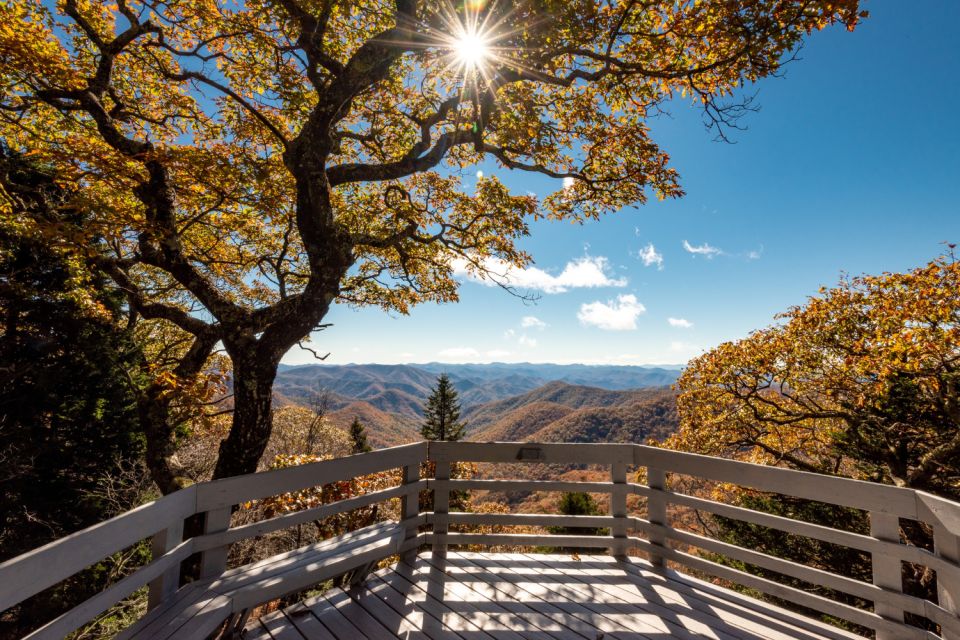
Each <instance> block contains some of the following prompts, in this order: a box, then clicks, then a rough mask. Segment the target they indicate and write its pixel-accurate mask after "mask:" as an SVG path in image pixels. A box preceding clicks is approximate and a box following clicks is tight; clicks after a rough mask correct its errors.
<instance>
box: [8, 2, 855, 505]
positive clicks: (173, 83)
mask: <svg viewBox="0 0 960 640" xmlns="http://www.w3.org/2000/svg"><path fill="white" fill-rule="evenodd" d="M861 15H862V14H861V12H860V11H859V7H858V2H857V0H816V1H810V0H752V1H750V2H672V1H671V2H646V3H636V2H630V1H625V0H606V1H603V2H596V1H595V0H572V1H571V0H564V1H556V0H525V1H522V2H510V3H507V2H495V1H492V2H475V3H467V4H466V5H456V6H455V5H453V4H451V3H448V2H447V1H445V0H396V1H395V2H381V1H380V0H350V1H349V2H348V1H343V0H249V1H245V2H223V1H217V0H172V1H169V2H155V1H154V0H118V2H116V3H102V2H96V1H92V0H61V1H60V2H56V3H51V2H41V1H40V0H24V1H21V2H12V3H11V2H6V3H2V4H0V77H2V82H3V87H4V90H3V94H2V97H0V138H3V139H4V140H6V142H7V143H8V144H9V145H10V146H11V147H12V148H14V149H15V150H16V151H18V152H23V153H26V154H28V155H29V156H30V157H32V158H34V159H35V160H36V161H37V162H40V163H42V164H43V165H45V166H49V167H51V169H52V170H53V171H54V173H55V174H56V175H57V176H58V179H59V180H61V181H63V182H64V183H69V184H71V185H73V186H76V187H77V189H76V190H75V191H73V193H75V198H76V202H75V203H74V204H75V205H76V206H80V207H82V208H83V209H84V210H88V211H91V212H95V215H96V218H95V219H94V220H92V221H91V222H90V224H87V225H84V226H83V227H82V228H79V229H76V230H75V231H76V232H77V233H72V234H70V235H59V234H51V235H52V236H53V237H55V238H56V241H57V242H64V243H73V244H75V245H77V246H78V247H79V249H81V250H84V249H87V248H89V246H90V245H91V238H92V237H94V236H95V237H97V238H102V240H103V243H104V245H105V246H106V247H107V248H108V249H109V251H107V252H101V251H97V252H90V251H86V252H85V255H86V259H87V260H88V261H89V262H90V263H91V264H92V265H95V266H96V268H98V269H101V270H103V271H104V272H106V273H107V274H109V276H110V277H111V278H112V279H113V280H114V282H115V283H116V285H117V286H118V287H119V288H120V289H122V290H123V292H124V294H125V296H126V297H127V300H128V304H129V306H130V308H131V309H132V310H133V311H134V312H135V313H136V314H138V315H139V316H142V317H143V318H146V319H148V320H149V321H152V322H156V323H160V324H163V325H166V326H168V327H172V329H168V330H172V331H174V333H175V334H176V336H177V337H176V339H177V340H179V341H181V342H184V344H185V347H186V348H184V349H183V350H182V351H181V356H182V358H181V362H180V363H178V364H177V365H176V366H173V367H167V368H165V369H163V370H162V371H158V372H157V375H158V376H160V375H162V376H165V377H166V378H168V380H166V382H165V381H163V380H161V381H160V384H161V387H160V388H159V390H157V392H156V393H155V394H154V396H153V398H152V399H151V402H152V405H150V406H145V407H144V409H143V410H142V411H141V413H142V414H143V417H144V421H145V425H144V428H145V431H146V433H147V435H148V440H149V442H148V462H149V463H150V467H151V470H152V471H153V473H154V475H155V477H156V478H157V480H158V482H159V483H160V484H161V487H162V488H163V489H164V490H165V491H169V490H172V489H175V488H177V487H178V486H181V484H182V480H181V478H180V474H179V470H178V469H177V468H176V467H177V464H176V460H175V458H174V457H173V456H172V451H173V447H172V446H171V445H170V441H171V440H172V438H173V436H174V434H175V432H176V425H175V424H170V422H171V418H170V411H169V407H167V406H165V405H164V403H163V401H162V398H161V397H160V396H159V393H160V392H161V391H162V385H163V384H167V383H171V384H172V383H174V382H175V383H176V385H177V386H181V387H182V386H189V385H190V384H192V383H191V379H192V378H194V377H196V376H198V375H200V374H201V373H202V372H203V371H204V365H205V360H206V358H207V357H208V356H209V355H210V354H211V353H212V352H213V349H214V348H215V346H216V345H217V344H222V345H223V346H224V348H225V350H226V352H227V354H228V355H229V357H230V361H231V366H232V380H233V383H234V385H233V387H234V397H233V403H234V414H233V427H232V429H231V431H230V433H229V435H228V437H227V438H226V440H225V441H224V443H223V446H222V447H221V450H220V457H219V460H218V463H217V466H216V469H215V475H216V476H217V477H222V476H226V475H232V474H236V473H244V472H250V471H253V470H254V469H256V466H257V463H258V460H259V458H260V456H261V455H262V453H263V451H264V448H265V446H266V443H267V441H268V439H269V435H270V415H271V397H272V393H271V392H272V385H273V380H274V377H275V375H276V368H277V364H278V363H279V361H280V359H281V358H282V357H283V355H284V354H285V353H287V351H288V350H289V349H290V348H291V347H293V346H294V345H296V344H297V343H298V342H300V341H302V340H303V339H305V338H306V337H307V336H308V335H309V334H310V333H311V332H313V331H315V330H317V329H319V328H321V326H322V321H323V319H324V318H325V316H326V315H327V313H328V311H329V309H330V307H331V305H332V304H334V303H335V302H343V303H350V304H358V305H377V306H380V307H383V308H385V309H392V310H396V311H399V312H401V313H406V312H407V311H408V310H409V309H410V307H411V306H412V305H414V304H417V303H421V302H425V301H435V302H447V301H452V300H456V297H457V281H456V279H455V277H454V275H455V267H458V266H459V267H460V268H463V269H466V270H471V271H474V272H478V273H480V274H483V275H486V276H489V277H493V278H496V277H497V276H498V274H499V275H502V272H503V270H504V269H505V268H506V267H507V266H508V265H515V266H522V265H525V264H528V263H529V262H530V256H529V255H527V254H526V253H524V252H523V251H522V250H521V249H520V248H519V247H518V246H517V240H518V239H519V238H521V237H523V236H524V235H525V234H526V233H527V232H528V227H527V224H528V222H529V221H530V220H531V219H536V218H539V217H550V218H554V219H566V220H572V221H582V220H584V219H587V218H594V217H597V216H599V215H601V214H603V213H606V212H612V211H615V210H617V209H619V208H621V207H624V206H628V205H636V204H639V203H642V202H644V201H645V200H646V199H647V197H648V195H651V194H652V195H655V196H657V197H660V198H666V197H676V196H679V195H681V194H682V190H681V187H680V184H679V178H678V175H677V172H676V171H675V170H674V169H673V168H672V167H671V166H670V163H669V156H668V154H667V153H666V152H665V151H664V150H662V149H661V148H660V146H659V145H658V144H657V143H656V142H655V141H654V140H653V139H652V137H651V134H650V128H649V124H648V118H649V117H651V116H652V115H655V114H657V113H659V112H660V108H661V106H662V105H663V104H664V103H665V102H666V101H669V100H673V99H678V98H679V99H689V100H691V101H692V102H693V104H694V105H695V106H696V107H697V108H699V109H702V111H703V114H704V117H705V120H706V122H707V124H708V125H709V126H711V127H713V128H714V129H715V131H716V132H717V133H719V134H720V135H721V136H722V135H723V134H724V132H725V131H726V130H727V129H728V128H729V127H730V126H733V125H735V123H736V119H737V117H738V116H739V115H742V113H743V112H744V107H745V106H746V105H744V103H743V102H742V101H740V100H737V99H736V96H735V95H734V94H735V92H736V91H737V90H738V89H739V88H740V87H742V86H743V85H744V84H745V83H749V82H753V81H756V80H758V79H760V78H762V77H764V76H768V75H770V74H772V73H775V72H777V71H778V70H779V69H780V68H781V65H782V64H783V62H784V60H785V58H789V57H790V54H791V52H792V51H794V50H795V48H796V47H797V45H798V44H799V43H800V42H801V40H802V39H803V38H804V37H805V36H807V35H808V34H810V33H811V32H813V31H816V30H819V29H822V28H824V27H827V26H828V25H831V24H835V23H840V24H843V25H845V26H846V27H848V28H853V26H854V25H855V24H856V22H857V20H858V19H859V18H860V17H861ZM476 25H481V27H477V26H476ZM478 28H479V29H482V33H479V37H482V38H483V39H484V40H486V41H487V43H488V44H487V46H488V55H487V56H486V57H485V59H484V61H483V63H482V64H479V65H477V66H471V65H466V64H462V63H461V62H460V61H458V59H457V55H456V41H457V38H458V37H462V36H463V34H464V33H466V34H468V35H469V34H470V33H471V32H474V33H473V35H474V36H477V35H478V33H476V30H477V29H478ZM485 158H489V159H493V160H494V161H496V162H497V163H499V165H501V166H502V167H506V168H510V169H515V170H520V171H530V172H535V173H539V174H542V175H546V176H549V177H552V178H556V179H557V185H558V187H559V186H560V180H561V179H565V180H567V181H569V184H568V185H567V186H566V187H565V188H558V189H557V190H556V191H554V192H553V193H550V194H546V195H544V196H542V197H536V196H531V195H529V194H527V193H522V194H513V193H511V192H510V191H509V190H508V189H507V188H506V187H505V186H504V185H503V184H502V183H501V182H500V181H499V180H498V179H497V178H496V177H485V178H483V179H481V180H479V181H478V182H477V184H476V186H475V189H471V190H470V191H468V190H467V189H466V188H465V185H464V184H463V183H462V181H461V174H462V173H463V172H464V171H465V170H466V169H467V168H468V167H470V166H471V165H474V164H475V163H477V162H479V161H481V160H483V159H485ZM172 378H175V379H176V380H172ZM148 404H149V403H148Z"/></svg>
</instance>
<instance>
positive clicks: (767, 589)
mask: <svg viewBox="0 0 960 640" xmlns="http://www.w3.org/2000/svg"><path fill="white" fill-rule="evenodd" d="M659 553H662V554H663V556H664V557H665V558H666V559H667V560H671V561H673V562H676V563H677V564H679V565H681V566H684V567H687V568H690V569H693V570H695V571H701V572H703V573H706V574H708V575H712V576H716V577H718V578H721V579H724V580H729V581H730V582H733V583H734V584H739V585H743V586H745V587H748V588H750V589H755V590H757V591H759V592H761V593H765V594H767V595H770V596H774V597H775V598H779V599H781V600H785V601H787V602H791V603H793V604H796V605H800V606H801V607H807V608H808V609H813V610H814V611H819V612H821V613H825V614H827V615H830V616H835V617H837V618H840V619H842V620H848V621H850V622H853V623H855V624H859V625H861V626H864V627H867V628H869V629H875V630H883V631H887V632H889V633H892V634H896V635H895V637H897V638H901V639H902V640H940V638H939V636H937V635H935V634H933V633H931V632H929V631H924V630H922V629H918V628H917V627H909V626H905V625H903V624H898V623H896V622H892V621H890V620H887V619H885V618H882V617H881V616H878V615H877V614H875V613H873V612H872V611H864V610H863V609H858V608H856V607H852V606H850V605H847V604H843V603H841V602H837V601H835V600H830V599H829V598H825V597H823V596H820V595H817V594H815V593H810V592H809V591H803V590H801V589H797V588H794V587H791V586H789V585H785V584H781V583H779V582H774V581H773V580H768V579H766V578H761V577H760V576H756V575H753V574H751V573H746V572H744V571H740V570H739V569H734V568H733V567H728V566H726V565H722V564H719V563H717V562H712V561H710V560H706V559H704V558H701V557H699V556H694V555H691V554H689V553H684V552H682V551H678V550H676V549H671V548H664V549H662V550H660V551H659Z"/></svg>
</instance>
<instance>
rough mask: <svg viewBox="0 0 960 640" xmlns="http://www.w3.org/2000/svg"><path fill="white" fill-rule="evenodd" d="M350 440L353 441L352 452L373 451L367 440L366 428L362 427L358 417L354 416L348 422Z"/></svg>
mask: <svg viewBox="0 0 960 640" xmlns="http://www.w3.org/2000/svg"><path fill="white" fill-rule="evenodd" d="M350 440H352V441H353V452H354V453H367V452H369V451H373V447H371V446H370V443H369V442H367V430H366V429H365V428H364V426H363V423H362V422H360V418H357V417H354V418H353V422H352V423H350Z"/></svg>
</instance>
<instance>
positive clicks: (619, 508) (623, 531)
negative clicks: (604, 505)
mask: <svg viewBox="0 0 960 640" xmlns="http://www.w3.org/2000/svg"><path fill="white" fill-rule="evenodd" d="M610 482H612V483H613V487H612V488H611V489H610V515H611V516H613V517H614V518H616V520H615V521H614V523H613V527H611V530H610V533H611V534H612V535H613V537H614V538H617V540H615V541H614V543H613V546H612V547H610V555H612V556H614V557H615V558H626V556H627V465H626V463H625V462H614V463H613V464H611V465H610Z"/></svg>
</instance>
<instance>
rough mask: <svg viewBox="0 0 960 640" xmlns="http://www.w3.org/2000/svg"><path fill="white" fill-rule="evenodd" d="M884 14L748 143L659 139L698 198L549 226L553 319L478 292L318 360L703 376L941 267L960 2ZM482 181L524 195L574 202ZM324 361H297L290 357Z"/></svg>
mask: <svg viewBox="0 0 960 640" xmlns="http://www.w3.org/2000/svg"><path fill="white" fill-rule="evenodd" d="M866 8H867V9H868V10H869V11H870V12H871V17H870V18H869V19H868V20H866V21H865V22H863V23H862V24H861V26H860V27H858V29H857V30H856V31H855V32H854V33H847V32H846V31H844V30H842V29H831V30H828V31H826V32H822V33H818V34H814V35H813V36H812V37H811V38H810V39H809V40H808V41H807V44H806V46H805V47H804V49H803V51H802V52H801V54H800V55H801V58H802V59H801V60H799V61H797V62H795V63H793V64H792V65H790V66H789V67H788V68H787V70H786V73H785V77H784V78H769V79H767V80H764V81H762V82H761V83H759V85H758V86H757V87H756V89H758V95H757V102H758V103H759V105H760V107H761V111H760V112H759V113H754V114H750V115H748V116H747V117H746V119H745V121H744V124H746V125H747V127H748V130H746V131H742V132H735V135H734V139H735V140H736V144H732V145H731V144H724V143H719V142H715V141H714V140H713V134H711V133H710V132H708V131H706V130H705V129H704V127H703V125H702V122H701V118H700V114H699V113H698V112H697V111H696V110H695V109H693V108H691V107H689V106H686V105H684V104H676V105H674V106H673V107H672V108H671V116H670V117H661V118H659V119H657V120H656V121H654V122H653V123H652V124H653V131H654V135H655V138H656V139H657V141H658V142H659V143H660V144H661V146H662V147H663V148H664V149H665V150H666V151H667V152H668V153H670V155H671V157H672V161H673V165H674V166H675V167H676V168H677V169H678V170H679V171H680V174H681V177H682V184H683V186H684V188H685V190H686V192H687V195H686V197H685V198H682V199H680V200H675V201H668V202H657V201H652V202H650V203H648V204H647V205H645V206H643V207H640V208H638V209H624V210H622V211H620V212H619V213H616V214H614V215H610V216H607V217H605V218H604V219H602V220H601V221H599V222H593V223H588V224H585V225H583V226H579V225H571V224H567V223H549V222H543V223H537V224H535V225H534V226H533V227H532V234H531V237H530V238H529V239H527V240H526V241H525V242H524V244H523V248H525V249H526V250H528V251H529V252H530V253H532V254H533V256H534V257H535V259H536V265H535V266H536V268H537V269H539V270H540V272H531V273H528V274H523V277H524V278H525V280H524V281H526V282H529V283H531V284H534V285H536V286H538V287H540V298H539V300H538V301H537V302H536V303H535V304H530V303H528V302H524V301H523V300H520V299H518V298H516V297H512V296H510V295H509V294H507V293H506V292H504V291H502V290H501V289H498V288H496V287H489V286H486V285H484V284H480V283H476V282H471V281H465V282H464V284H463V286H462V288H461V301H460V302H459V303H458V304H450V305H423V306H420V307H417V308H415V309H414V310H413V312H412V313H411V314H410V315H409V316H406V317H403V316H396V315H388V314H385V313H383V312H382V311H379V310H375V309H361V310H356V309H351V308H349V307H346V306H337V307H335V308H334V309H333V310H332V311H331V313H330V314H329V316H328V317H327V319H326V320H325V321H326V322H330V323H332V325H333V326H331V327H330V328H329V329H327V330H325V331H323V332H321V333H318V334H315V335H314V337H313V341H312V345H311V346H313V347H314V348H315V349H316V350H318V351H320V352H329V353H330V356H329V358H328V359H327V362H328V363H347V362H381V363H396V362H429V361H443V362H492V361H497V362H556V363H573V362H582V363H591V364H601V363H603V364H663V363H683V362H686V361H687V360H688V359H689V358H691V357H693V356H696V355H697V354H699V353H702V352H703V351H705V350H708V349H710V348H711V347H713V346H715V345H717V344H719V343H721V342H724V341H727V340H734V339H737V338H740V337H743V336H745V335H747V334H748V333H749V332H750V331H751V330H753V329H758V328H761V327H764V326H766V325H768V324H770V323H771V322H773V321H774V315H775V314H777V313H778V312H780V311H783V310H785V309H787V308H788V307H790V306H792V305H800V304H803V303H804V301H805V300H806V298H807V297H808V296H811V295H814V294H816V292H817V290H818V288H819V287H820V286H822V285H828V286H829V285H832V284H834V283H836V282H837V280H838V279H839V277H840V276H841V274H843V273H849V274H860V273H880V272H883V271H902V270H907V269H910V268H912V267H915V266H919V265H921V264H924V263H926V262H928V261H929V260H931V259H932V258H934V257H935V256H937V255H938V254H939V253H940V252H941V251H942V250H943V246H942V244H941V243H942V242H947V241H949V242H960V113H958V108H957V104H958V101H960V71H958V69H960V46H958V44H957V40H956V34H955V29H956V26H957V25H958V24H960V2H957V1H956V0H924V1H923V2H920V3H902V2H898V1H897V0H876V1H873V2H867V3H866ZM921 9H922V10H921ZM481 168H482V170H483V171H484V172H485V173H486V174H488V175H489V174H496V175H497V176H498V177H500V178H501V180H503V181H504V182H505V183H506V184H508V185H509V186H510V187H511V188H512V189H514V190H515V191H518V192H523V191H533V192H535V193H537V194H546V193H549V192H550V191H552V190H555V189H558V188H560V183H559V181H555V180H549V179H545V178H540V177H531V175H530V174H520V173H515V172H509V171H506V170H503V169H498V168H497V167H496V166H495V165H494V164H492V163H490V164H488V165H485V166H483V167H481ZM471 179H472V178H468V179H466V180H465V184H466V186H467V188H472V186H471V185H470V180H471ZM684 243H686V247H685V244H684ZM651 244H652V245H653V247H654V249H655V253H656V255H657V256H660V260H662V262H661V263H660V264H659V265H658V261H657V260H653V258H654V254H653V253H652V252H650V251H649V249H648V247H649V246H650V245H651ZM688 249H694V250H698V249H699V250H700V251H701V253H692V252H691V251H689V250H688ZM714 249H715V250H718V251H719V253H713V252H712V250H714ZM645 250H646V255H647V260H646V263H647V264H645V261H644V260H643V258H642V255H643V253H644V251H645ZM703 252H707V253H712V255H707V253H703ZM568 265H569V266H568ZM585 284H593V285H598V286H590V287H587V286H579V285H585ZM671 318H672V319H673V322H672V323H671V321H670V319H671ZM686 325H690V326H686ZM312 361H313V357H312V356H311V355H310V354H309V353H307V352H305V351H300V350H299V349H296V348H295V349H294V350H293V351H291V352H290V353H289V354H288V355H287V357H286V359H285V360H284V362H286V363H289V364H303V363H308V362H312Z"/></svg>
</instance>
